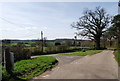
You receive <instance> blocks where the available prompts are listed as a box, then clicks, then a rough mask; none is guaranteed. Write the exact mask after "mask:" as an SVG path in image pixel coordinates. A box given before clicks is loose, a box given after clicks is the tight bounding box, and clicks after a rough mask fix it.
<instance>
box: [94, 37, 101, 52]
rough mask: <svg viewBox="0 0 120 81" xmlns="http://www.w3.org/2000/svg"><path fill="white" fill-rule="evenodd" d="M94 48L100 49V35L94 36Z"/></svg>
mask: <svg viewBox="0 0 120 81" xmlns="http://www.w3.org/2000/svg"><path fill="white" fill-rule="evenodd" d="M95 49H97V50H99V49H100V37H96V39H95Z"/></svg>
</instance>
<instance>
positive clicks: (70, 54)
mask: <svg viewBox="0 0 120 81" xmlns="http://www.w3.org/2000/svg"><path fill="white" fill-rule="evenodd" d="M99 52H102V50H87V51H78V52H71V53H61V54H60V55H68V56H86V55H93V54H96V53H99Z"/></svg>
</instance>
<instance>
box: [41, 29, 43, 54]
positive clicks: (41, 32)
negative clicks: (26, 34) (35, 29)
mask: <svg viewBox="0 0 120 81" xmlns="http://www.w3.org/2000/svg"><path fill="white" fill-rule="evenodd" d="M41 42H42V50H41V51H42V53H43V31H41Z"/></svg>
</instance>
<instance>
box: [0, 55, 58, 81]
mask: <svg viewBox="0 0 120 81" xmlns="http://www.w3.org/2000/svg"><path fill="white" fill-rule="evenodd" d="M56 63H57V60H56V58H54V57H51V56H49V57H47V56H40V57H36V58H33V59H30V60H21V61H18V62H16V63H15V64H14V71H13V73H14V75H15V76H16V77H17V78H19V79H22V80H26V79H30V78H32V77H35V76H37V75H40V74H42V73H43V72H45V71H46V70H47V69H50V68H52V67H54V66H55V64H56ZM2 75H3V76H2V78H3V79H4V80H6V79H11V77H10V75H9V74H8V73H7V72H6V71H5V69H4V70H3V71H2ZM6 81H8V80H6ZM15 81H16V80H15Z"/></svg>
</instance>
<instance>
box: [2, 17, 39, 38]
mask: <svg viewBox="0 0 120 81" xmlns="http://www.w3.org/2000/svg"><path fill="white" fill-rule="evenodd" d="M0 19H2V20H3V21H6V22H7V23H10V24H13V25H16V26H20V27H21V26H22V27H23V25H18V24H16V23H14V22H11V21H9V20H7V19H5V18H3V17H0ZM24 27H25V25H24ZM28 30H30V29H28ZM30 31H31V30H30ZM37 34H38V33H37ZM37 34H32V35H26V36H21V37H30V36H33V35H37ZM21 37H19V38H21Z"/></svg>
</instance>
